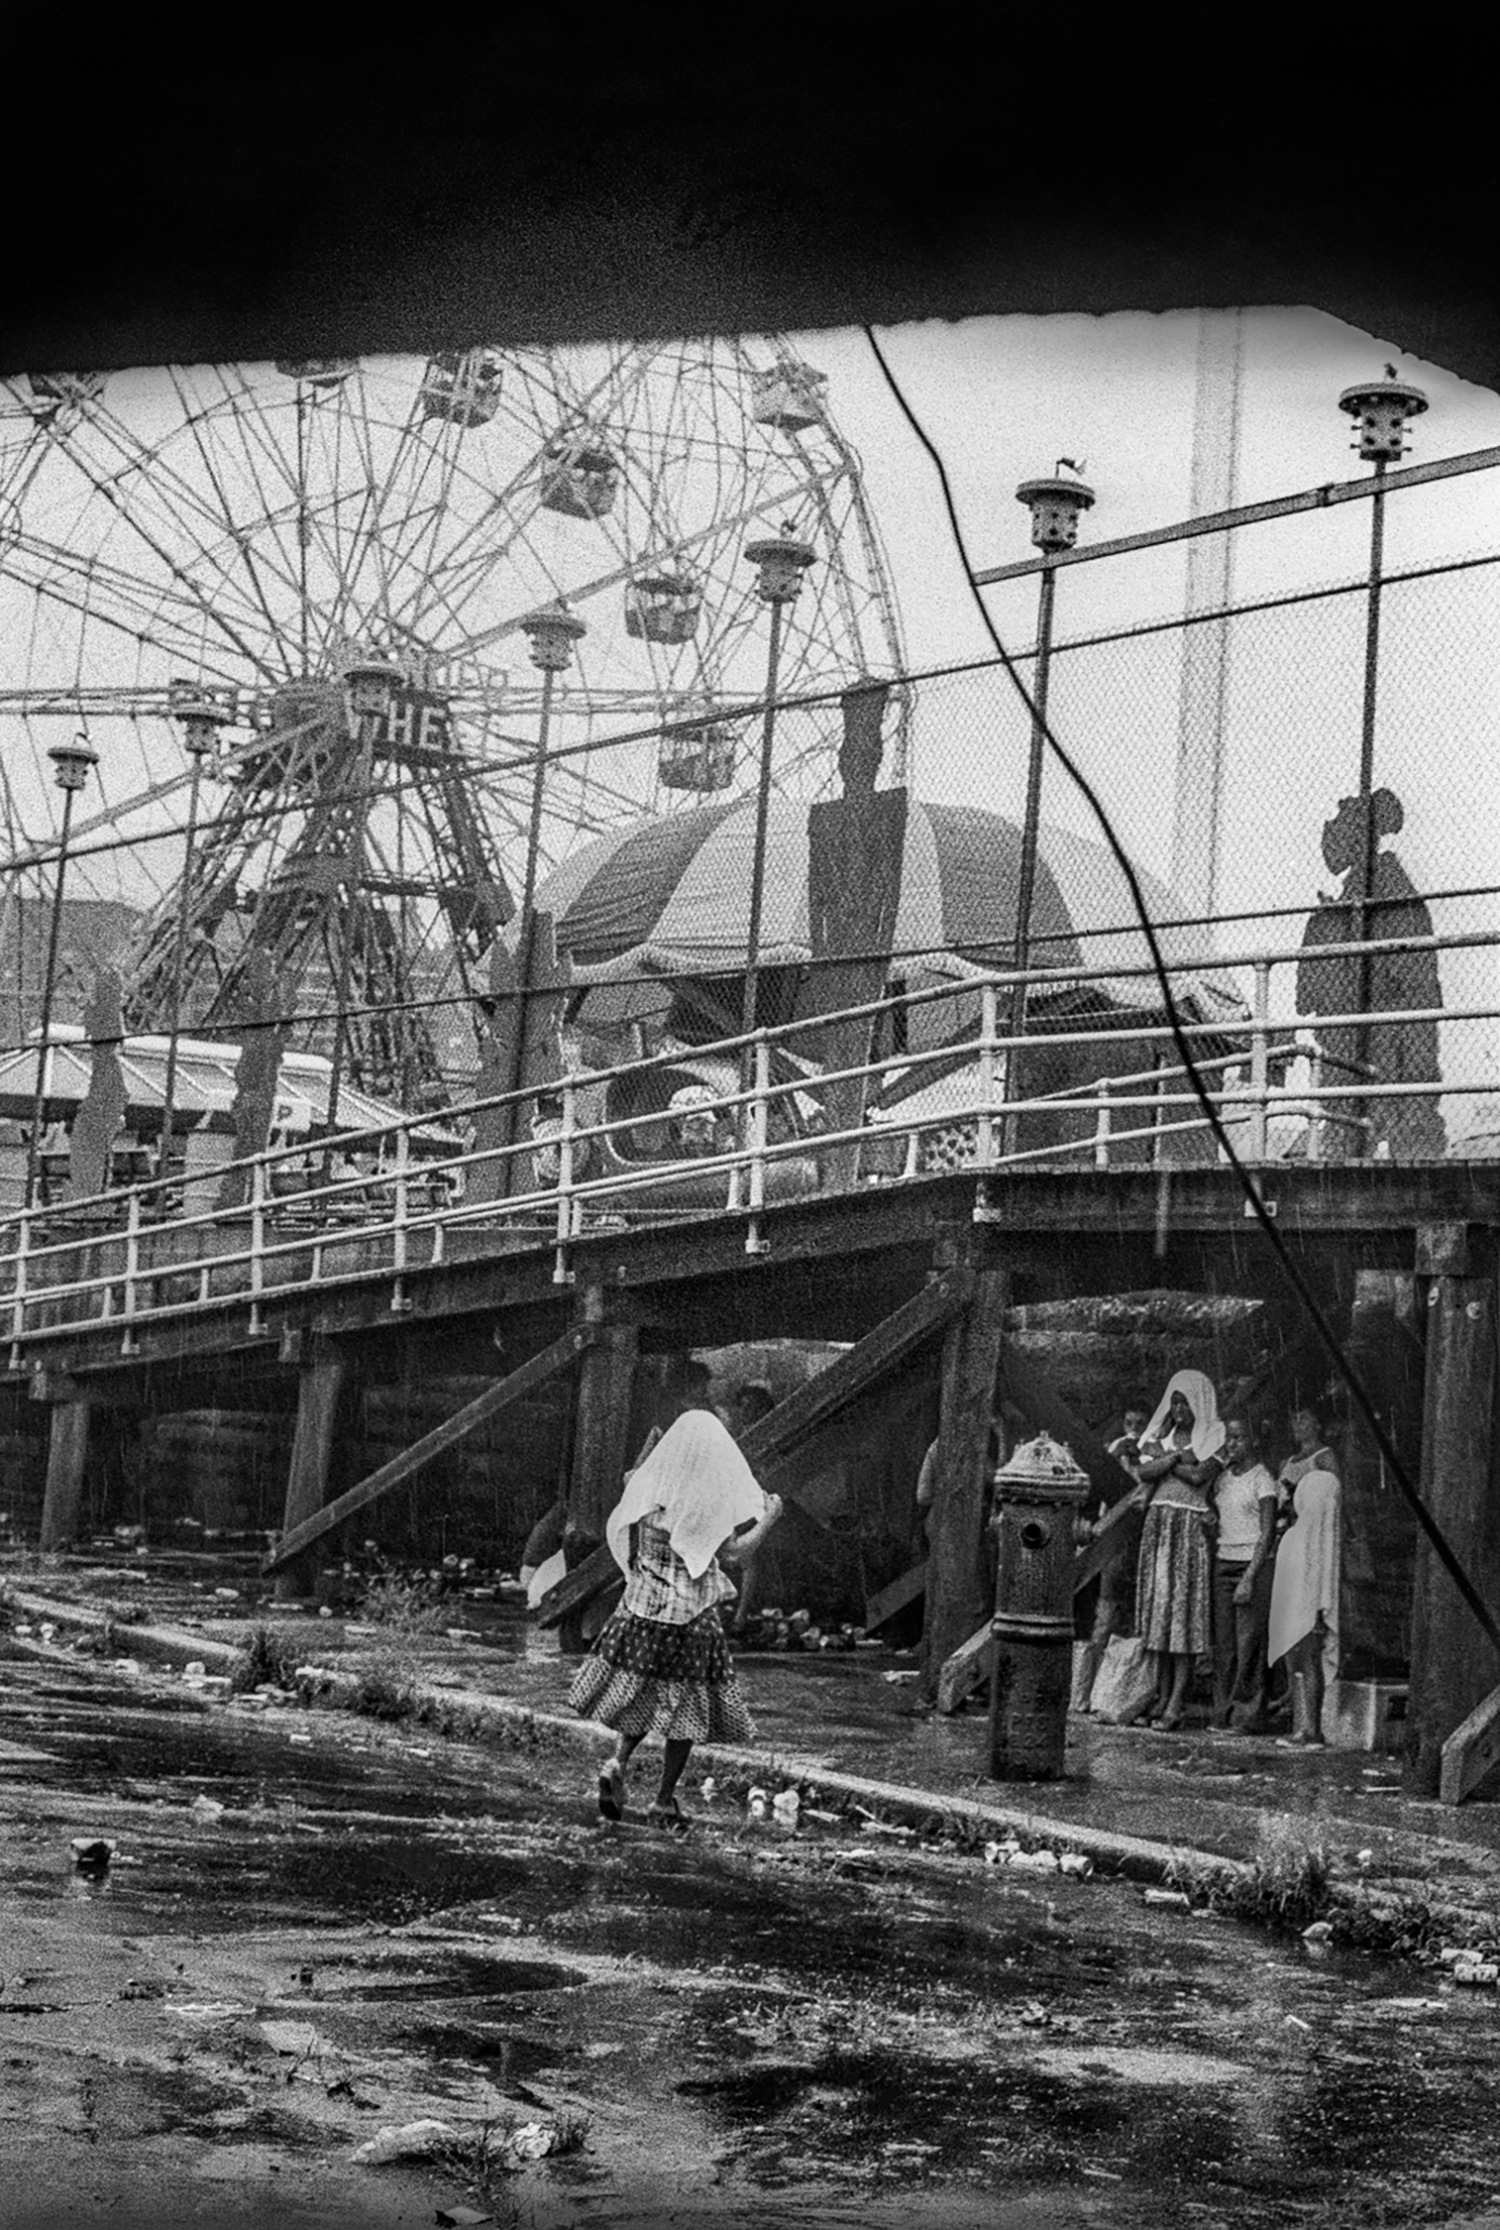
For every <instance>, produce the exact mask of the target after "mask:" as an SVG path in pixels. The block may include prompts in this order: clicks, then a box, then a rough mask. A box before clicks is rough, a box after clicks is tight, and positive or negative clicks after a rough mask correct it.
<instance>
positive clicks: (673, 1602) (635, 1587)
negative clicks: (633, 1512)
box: [622, 1518, 736, 1626]
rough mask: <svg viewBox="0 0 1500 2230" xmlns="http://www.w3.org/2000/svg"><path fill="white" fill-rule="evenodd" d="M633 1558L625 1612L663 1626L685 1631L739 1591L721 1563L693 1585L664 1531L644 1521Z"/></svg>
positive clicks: (635, 1533)
mask: <svg viewBox="0 0 1500 2230" xmlns="http://www.w3.org/2000/svg"><path fill="white" fill-rule="evenodd" d="M631 1531H632V1534H633V1537H634V1539H633V1553H632V1557H631V1565H630V1577H629V1579H628V1580H627V1581H626V1583H625V1600H624V1604H623V1606H622V1607H623V1608H624V1609H625V1610H627V1611H629V1612H630V1613H631V1614H632V1615H633V1616H634V1617H636V1618H649V1619H651V1620H653V1621H654V1622H655V1623H656V1624H657V1625H660V1626H686V1625H687V1624H688V1623H689V1622H690V1621H691V1620H692V1619H695V1618H701V1617H702V1616H703V1613H704V1612H705V1611H711V1610H712V1609H713V1608H714V1606H715V1605H716V1604H718V1603H732V1602H733V1601H734V1598H735V1594H736V1589H735V1584H734V1582H733V1580H732V1579H730V1578H729V1576H728V1574H727V1573H726V1572H725V1571H724V1570H723V1569H722V1568H721V1566H720V1565H719V1563H718V1562H717V1560H716V1561H715V1562H714V1563H712V1564H710V1565H709V1567H708V1570H707V1571H706V1572H705V1573H704V1575H703V1577H702V1579H699V1580H695V1579H694V1578H693V1577H692V1575H691V1573H690V1572H689V1571H688V1568H687V1566H686V1565H685V1564H684V1563H683V1561H682V1558H681V1557H680V1556H679V1555H678V1554H677V1551H676V1550H675V1549H674V1548H673V1546H672V1542H671V1537H670V1535H669V1534H668V1533H667V1532H666V1531H665V1529H664V1528H663V1527H661V1526H659V1525H655V1524H653V1523H652V1521H651V1519H650V1518H644V1519H642V1521H641V1523H640V1524H639V1525H638V1526H633V1527H632V1528H631Z"/></svg>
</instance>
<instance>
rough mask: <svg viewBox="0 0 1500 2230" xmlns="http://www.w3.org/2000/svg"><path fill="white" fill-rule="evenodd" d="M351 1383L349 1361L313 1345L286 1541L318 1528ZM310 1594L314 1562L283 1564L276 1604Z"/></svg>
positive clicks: (303, 1371)
mask: <svg viewBox="0 0 1500 2230" xmlns="http://www.w3.org/2000/svg"><path fill="white" fill-rule="evenodd" d="M348 1379H349V1358H348V1356H347V1355H346V1354H345V1353H344V1352H343V1350H342V1349H340V1348H337V1347H332V1346H330V1345H328V1344H327V1343H326V1342H322V1341H320V1342H318V1343H316V1344H314V1345H313V1346H312V1352H311V1355H310V1356H309V1358H308V1359H307V1360H306V1361H304V1362H303V1363H302V1365H301V1367H300V1369H299V1372H298V1377H297V1425H296V1430H295V1432H294V1434H293V1436H292V1458H291V1465H290V1468H289V1470H288V1473H287V1482H286V1511H285V1515H284V1517H283V1520H282V1524H283V1528H284V1532H283V1539H284V1540H290V1539H292V1538H293V1537H294V1536H295V1535H296V1534H298V1533H299V1532H301V1531H303V1530H304V1529H305V1527H306V1526H307V1525H308V1523H310V1522H311V1523H316V1520H317V1516H318V1513H319V1512H320V1511H321V1510H322V1508H323V1505H324V1502H325V1500H326V1498H327V1494H328V1473H329V1468H330V1466H331V1464H332V1461H333V1446H334V1436H335V1433H336V1431H337V1428H338V1417H339V1407H340V1404H341V1403H342V1401H343V1397H344V1389H345V1387H346V1385H347V1384H348ZM311 1593H312V1563H311V1560H310V1559H309V1558H308V1557H307V1556H305V1555H304V1556H299V1557H298V1558H297V1559H296V1561H295V1562H287V1563H284V1564H282V1565H281V1566H280V1567H279V1568H278V1569H277V1573H276V1601H277V1602H278V1603H292V1602H296V1601H297V1600H298V1599H299V1598H300V1597H302V1596H305V1595H310V1594H311Z"/></svg>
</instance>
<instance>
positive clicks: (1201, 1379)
mask: <svg viewBox="0 0 1500 2230" xmlns="http://www.w3.org/2000/svg"><path fill="white" fill-rule="evenodd" d="M1174 1394H1185V1395H1186V1396H1187V1405H1188V1407H1189V1409H1190V1410H1191V1411H1192V1413H1193V1435H1192V1446H1193V1454H1194V1455H1195V1456H1196V1457H1197V1459H1198V1461H1199V1463H1206V1462H1207V1461H1208V1459H1209V1457H1210V1456H1216V1455H1217V1454H1218V1452H1219V1450H1220V1449H1221V1448H1222V1447H1223V1445H1224V1425H1223V1420H1222V1419H1221V1418H1220V1416H1219V1397H1218V1395H1217V1394H1216V1393H1215V1392H1214V1389H1213V1381H1212V1379H1210V1378H1207V1377H1205V1375H1204V1373H1203V1372H1202V1371H1173V1373H1172V1375H1171V1377H1170V1378H1169V1379H1168V1380H1167V1390H1166V1392H1165V1393H1164V1394H1163V1395H1162V1397H1161V1400H1160V1401H1159V1402H1158V1403H1157V1405H1156V1410H1155V1413H1154V1415H1153V1416H1152V1419H1151V1422H1150V1424H1149V1425H1147V1427H1146V1430H1145V1431H1144V1432H1143V1433H1142V1435H1141V1438H1142V1439H1143V1440H1157V1439H1159V1438H1160V1437H1161V1434H1162V1432H1163V1430H1164V1429H1165V1426H1166V1422H1167V1412H1168V1410H1169V1409H1170V1408H1171V1406H1172V1396H1173V1395H1174Z"/></svg>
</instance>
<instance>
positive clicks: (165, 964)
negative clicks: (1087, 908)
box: [0, 340, 910, 1104]
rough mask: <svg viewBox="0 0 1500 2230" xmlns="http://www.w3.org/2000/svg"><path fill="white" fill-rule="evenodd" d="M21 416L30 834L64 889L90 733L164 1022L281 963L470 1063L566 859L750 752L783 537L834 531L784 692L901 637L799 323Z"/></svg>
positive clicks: (355, 1048) (445, 1079)
mask: <svg viewBox="0 0 1500 2230" xmlns="http://www.w3.org/2000/svg"><path fill="white" fill-rule="evenodd" d="M0 434H3V437H4V447H3V451H0V619H3V624H4V629H5V636H6V640H7V641H8V642H9V643H10V644H11V645H12V646H13V648H14V650H15V652H16V656H15V657H14V659H13V661H12V662H11V666H10V673H9V675H8V677H7V679H6V682H5V686H4V687H3V689H0V733H3V738H4V744H3V750H0V814H3V816H4V822H5V841H6V845H7V851H8V853H9V855H10V857H11V858H12V859H13V860H17V861H20V862H25V861H26V860H27V859H28V857H29V856H30V855H31V854H33V853H35V854H37V864H38V874H39V878H40V887H42V888H45V887H47V883H48V878H49V877H50V876H51V875H52V873H53V867H52V864H51V861H52V859H53V858H55V852H53V851H52V850H51V848H50V847H48V846H47V845H46V844H40V845H39V844H38V841H37V839H38V832H39V830H42V829H45V828H46V827H47V825H48V808H47V799H48V796H49V782H50V773H49V766H48V760H49V755H52V754H53V753H54V747H55V746H56V745H57V743H58V742H59V741H61V742H63V743H64V744H66V743H67V742H68V741H69V739H70V738H71V737H72V736H73V735H74V733H75V732H76V731H78V730H80V729H81V730H82V731H83V733H84V736H85V737H86V739H87V742H88V744H89V747H90V748H91V749H92V750H93V751H96V752H97V754H98V759H97V778H96V783H95V786H94V790H93V795H92V797H89V798H80V799H78V801H77V804H78V806H79V807H80V808H82V810H81V811H79V812H78V814H77V817H76V819H74V821H73V822H72V824H71V842H72V845H73V847H74V853H75V857H76V858H77V860H78V863H79V865H78V869H77V871H76V872H77V876H78V881H77V882H76V883H75V888H82V887H85V886H86V885H87V886H91V887H92V888H93V889H94V890H95V891H96V892H98V893H99V894H100V895H103V894H105V893H106V892H107V893H108V894H109V895H111V896H119V897H122V898H126V899H128V900H129V901H130V902H131V903H132V904H134V905H135V906H136V907H137V908H138V909H139V910H140V912H141V916H142V920H141V925H140V928H139V930H138V932H137V934H136V936H135V939H134V942H133V945H132V948H131V949H130V951H129V953H128V954H127V956H126V959H125V965H124V970H123V973H124V976H125V983H126V1021H127V1023H128V1025H129V1026H130V1027H132V1028H134V1029H137V1030H153V1029H154V1030H157V1031H168V1032H172V1033H174V1034H175V1033H176V1032H177V1031H178V1030H180V1029H181V1030H189V1029H196V1030H199V1031H202V1032H203V1033H205V1034H207V1035H212V1034H214V1033H215V1032H221V1031H223V1030H225V1029H227V1028H232V1027H233V1026H234V1025H235V1024H236V1023H239V1022H242V1021H244V1020H245V1019H247V1010H248V1009H250V1008H253V1007H254V1004H255V999H256V998H257V997H258V998H259V999H260V1002H261V1005H262V1007H264V1006H265V1004H266V1000H267V999H268V998H269V999H270V1000H271V1001H272V1003H273V1004H274V1003H276V1002H279V1003H280V1005H281V1008H282V1010H283V1011H292V1012H295V1013H296V1014H297V1015H298V1017H299V1028H298V1031H297V1036H298V1038H299V1040H300V1042H301V1043H302V1044H303V1045H304V1046H306V1047H307V1048H309V1049H313V1050H321V1051H323V1052H327V1051H329V1050H330V1049H331V1050H332V1052H333V1057H334V1062H335V1073H336V1074H337V1070H338V1067H339V1065H340V1063H341V1062H345V1063H347V1067H348V1072H349V1077H350V1080H351V1082H354V1083H358V1084H359V1085H361V1086H363V1087H365V1088H366V1089H370V1090H375V1091H378V1092H381V1093H383V1094H385V1095H387V1096H389V1097H391V1098H394V1099H396V1100H398V1101H401V1102H404V1103H406V1104H423V1103H426V1104H433V1103H435V1102H437V1101H439V1100H441V1099H442V1098H444V1097H447V1098H449V1099H451V1098H452V1096H453V1091H454V1087H455V1086H456V1085H457V1084H459V1083H460V1082H461V1081H462V1080H463V1079H464V1078H465V1076H466V1075H467V1074H469V1073H472V1069H473V1061H474V1051H473V1046H474V1040H473V1025H472V1012H473V1009H472V1004H471V1001H472V998H473V997H474V996H475V995H479V994H481V993H482V991H483V988H484V985H485V983H486V981H487V962H488V956H489V954H490V952H491V949H492V947H493V946H494V943H495V940H496V938H497V936H498V934H499V932H500V930H501V928H502V927H503V925H504V924H505V922H506V921H507V920H509V919H511V917H512V916H513V915H514V914H515V912H516V910H517V902H518V899H521V900H522V901H523V902H524V899H526V898H529V897H530V894H531V893H532V892H533V891H534V889H535V887H536V884H537V880H538V877H539V875H541V874H543V873H545V871H546V870H547V868H548V867H550V866H552V865H555V863H556V862H557V861H558V860H559V859H560V858H562V857H563V856H565V855H566V854H567V853H568V852H569V850H570V849H571V848H572V847H574V846H575V845H576V844H577V843H578V842H580V841H581V840H582V839H584V838H586V837H588V836H590V835H593V834H596V833H598V832H600V831H602V830H605V829H607V828H609V827H611V826H614V825H617V824H618V823H620V822H621V821H636V820H638V819H639V818H641V817H642V816H643V815H648V814H658V815H659V814H663V813H668V812H671V811H672V810H674V809H676V808H680V807H684V806H688V807H690V806H694V805H701V804H702V803H704V802H705V801H706V800H711V799H712V798H713V797H714V796H715V795H716V794H718V793H723V792H726V791H729V790H731V789H732V788H734V787H735V786H737V785H742V784H743V782H744V780H745V779H746V776H747V773H749V774H752V775H753V772H754V769H753V767H751V768H749V769H747V767H746V764H745V760H746V757H747V755H750V756H752V757H753V754H754V752H755V750H756V735H757V731H756V728H755V723H754V717H753V716H754V714H755V712H756V711H757V710H758V707H759V701H760V699H761V698H762V697H763V695H764V693H765V686H766V652H765V625H764V611H763V607H762V605H761V603H760V602H759V600H758V598H757V594H756V585H755V577H754V573H753V571H752V568H751V567H749V566H747V565H746V564H745V562H744V551H745V548H746V545H747V543H751V542H754V541H755V540H756V538H757V535H759V536H762V537H764V536H765V535H767V534H772V535H774V534H777V533H781V534H783V535H787V534H791V535H796V536H798V537H800V538H802V539H803V541H805V542H806V543H807V544H808V545H810V546H811V547H812V548H813V549H814V550H815V551H816V558H817V562H816V564H815V565H814V566H813V567H811V568H810V570H809V577H808V579H807V582H806V586H805V589H804V592H803V594H802V596H801V599H800V602H799V606H798V612H797V624H796V626H795V628H794V629H790V630H788V633H787V638H786V642H785V645H784V648H783V650H782V654H781V659H780V668H779V679H778V690H779V692H780V693H781V694H782V695H784V696H785V695H790V696H796V695H799V694H807V693H816V692H818V691H826V692H829V693H830V700H831V698H832V696H833V695H834V694H836V692H837V691H838V689H840V688H841V687H844V686H847V684H848V683H849V681H850V680H851V679H853V678H855V677H858V676H864V675H870V676H880V677H894V676H897V675H899V674H900V673H901V671H902V669H903V659H902V651H901V640H900V631H899V625H898V620H897V616H896V611H895V607H894V602H893V598H892V595H891V590H890V585H889V577H888V569H887V566H886V563H885V560H884V558H883V555H882V552H881V549H880V545H879V540H878V537H877V534H876V530H875V526H874V522H873V520H872V518H871V514H870V510H869V506H868V504H867V501H866V497H865V493H864V490H863V487H862V483H861V472H860V464H859V460H858V458H857V456H856V455H855V453H854V451H853V450H852V449H851V448H850V446H849V444H848V442H847V441H846V440H845V439H844V438H843V436H842V435H841V434H840V433H839V431H838V429H837V427H836V425H835V424H834V422H833V419H832V416H831V414H830V410H829V404H828V397H827V382H826V380H825V379H824V377H823V375H821V374H820V373H818V372H816V371H815V370H813V369H812V368H811V367H809V366H807V365H805V364H803V363H802V362H800V361H799V360H798V359H797V358H796V357H795V355H794V354H793V352H792V351H791V349H790V347H789V346H788V345H787V344H786V343H785V342H784V341H782V340H771V341H764V342H745V341H738V340H736V341H726V340H710V341H701V342H686V343H673V344H670V345H668V344H660V345H658V344H644V345H633V346H619V347H611V348H602V347H601V348H594V349H587V350H576V351H575V350H570V351H567V352H561V351H555V350H551V349H530V350H505V351H502V350H498V349H491V348H483V347H481V348H475V349H472V350H470V351H469V352H468V353H466V354H461V355H454V354H449V355H435V356H433V357H431V358H430V359H428V360H427V361H425V362H422V361H420V360H408V359H395V358H386V359H374V360H370V361H364V362H353V361H317V362H301V363H278V364H276V365H274V366H273V365H258V366H244V367H242V366H223V367H218V366H216V367H209V368H203V367H196V368H192V369H188V370H182V369H171V370H168V371H165V372H155V373H138V374H132V373H120V374H111V375H108V376H105V375H100V374H88V373H72V374H66V375H58V374H54V375H49V376H41V375H33V376H31V377H29V378H24V377H22V378H15V379H12V380H9V381H7V382H4V383H3V384H0ZM892 710H893V723H892V727H893V741H894V746H895V759H896V762H897V765H898V770H904V764H905V758H906V748H907V730H908V725H909V716H910V703H909V698H908V697H907V696H906V695H905V694H904V693H902V692H900V691H897V692H896V695H895V699H894V700H893V707H892ZM838 733H839V714H838V707H837V704H836V702H833V701H830V702H829V703H828V704H827V706H826V708H825V712H824V714H822V715H820V716H818V717H817V718H815V719H814V720H813V721H812V722H811V723H809V722H807V721H803V722H799V723H798V725H797V727H796V730H795V732H793V731H790V730H789V729H788V728H787V727H786V726H785V724H784V725H783V729H782V735H781V739H780V749H779V751H778V753H777V757H776V761H775V765H774V767H773V770H772V779H773V783H774V787H775V789H776V791H777V792H778V793H780V794H785V795H788V796H791V797H800V798H804V799H811V798H815V797H816V796H818V795H819V794H820V793H821V792H823V791H825V790H827V789H828V788H830V787H832V786H833V785H834V783H835V756H836V751H837V742H838ZM619 738H624V739H628V740H623V741H615V740H613V739H619ZM899 778H900V775H899V771H898V779H899ZM184 832H185V834H186V847H185V852H184V840H183V839H184ZM90 855H91V857H90ZM86 859H88V860H89V865H88V866H87V867H86V866H85V864H84V862H85V860H86ZM267 985H270V986H271V987H272V988H271V989H270V990H269V991H268V990H267V989H266V988H265V987H266V986H267ZM255 986H259V989H258V990H257V989H255V988H254V987H255Z"/></svg>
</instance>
